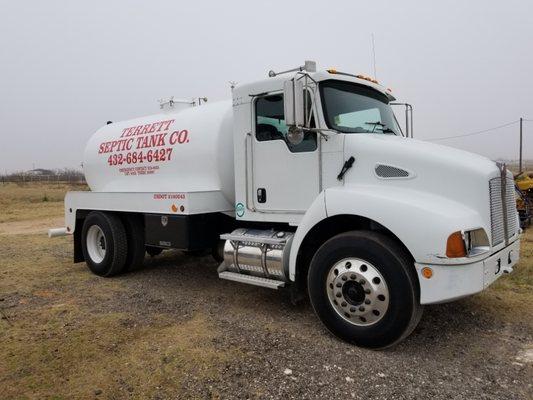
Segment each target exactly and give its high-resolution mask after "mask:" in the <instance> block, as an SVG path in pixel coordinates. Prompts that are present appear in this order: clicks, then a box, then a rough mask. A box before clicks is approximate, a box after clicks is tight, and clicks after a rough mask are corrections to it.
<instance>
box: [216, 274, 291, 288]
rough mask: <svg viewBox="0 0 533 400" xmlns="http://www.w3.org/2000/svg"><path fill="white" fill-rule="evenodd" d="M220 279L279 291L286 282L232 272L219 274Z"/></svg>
mask: <svg viewBox="0 0 533 400" xmlns="http://www.w3.org/2000/svg"><path fill="white" fill-rule="evenodd" d="M218 277H219V278H220V279H227V280H228V281H234V282H241V283H247V284H249V285H255V286H261V287H266V288H269V289H279V288H280V287H284V286H285V282H282V281H276V280H274V279H268V278H261V277H259V276H252V275H244V274H238V273H236V272H230V271H224V272H219V273H218Z"/></svg>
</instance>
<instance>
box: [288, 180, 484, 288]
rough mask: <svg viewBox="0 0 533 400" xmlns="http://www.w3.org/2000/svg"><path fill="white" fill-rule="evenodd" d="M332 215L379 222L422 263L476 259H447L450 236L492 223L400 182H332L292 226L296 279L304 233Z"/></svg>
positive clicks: (292, 273) (292, 265)
mask: <svg viewBox="0 0 533 400" xmlns="http://www.w3.org/2000/svg"><path fill="white" fill-rule="evenodd" d="M324 208H325V210H324ZM335 215H355V216H361V217H365V218H368V219H370V220H373V221H375V222H377V223H379V224H380V225H382V226H384V227H385V228H387V229H388V230H390V231H391V232H392V233H393V234H394V235H395V236H396V237H397V238H398V239H399V240H400V241H401V242H402V243H403V244H404V246H405V247H406V248H407V249H408V250H409V252H410V253H411V255H412V256H413V258H414V259H415V261H416V262H417V263H424V264H462V263H467V262H473V261H476V260H477V258H468V259H467V258H454V259H449V258H447V257H446V242H447V239H448V236H449V235H450V234H451V233H453V232H456V231H460V230H465V229H476V228H483V229H485V231H486V232H487V233H490V226H487V224H486V223H485V221H484V220H483V217H482V216H481V215H480V213H479V212H478V211H476V210H474V209H472V208H470V207H467V206H465V205H464V204H462V203H459V202H457V201H454V200H450V199H448V198H445V197H442V196H438V195H434V194H430V193H425V192H420V191H416V190H412V189H406V188H401V187H387V186H374V185H349V186H340V187H334V188H330V189H326V190H325V191H324V192H322V193H321V194H320V196H318V197H317V198H316V199H315V201H314V202H313V204H312V206H311V207H310V208H309V210H308V211H307V213H306V214H305V215H304V218H303V219H302V221H301V223H300V224H299V226H298V229H297V230H296V233H295V235H294V240H293V243H292V246H291V253H290V258H289V276H290V279H291V280H294V278H295V272H296V271H295V269H296V257H297V254H298V250H299V247H300V245H301V244H302V242H303V240H304V239H305V236H306V235H307V233H308V232H309V231H310V230H311V229H312V228H313V226H315V225H316V224H317V223H319V222H320V221H321V220H322V219H324V218H328V217H333V216H335ZM479 257H483V256H479Z"/></svg>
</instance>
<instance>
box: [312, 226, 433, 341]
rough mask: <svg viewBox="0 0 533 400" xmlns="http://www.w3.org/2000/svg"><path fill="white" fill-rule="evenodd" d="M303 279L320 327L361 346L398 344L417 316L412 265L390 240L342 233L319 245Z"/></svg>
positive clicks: (419, 309) (419, 312)
mask: <svg viewBox="0 0 533 400" xmlns="http://www.w3.org/2000/svg"><path fill="white" fill-rule="evenodd" d="M307 280H308V291H309V297H310V300H311V304H312V305H313V308H314V310H315V312H316V314H317V315H318V317H319V318H320V320H321V321H322V323H323V324H324V325H325V326H326V327H327V328H328V329H329V330H330V331H331V332H332V333H333V334H334V335H336V336H338V337H339V338H341V339H343V340H345V341H347V342H350V343H353V344H356V345H358V346H361V347H368V348H373V349H378V348H385V347H389V346H392V345H394V344H396V343H398V342H399V341H401V340H402V339H404V338H405V337H407V336H408V335H409V334H410V333H411V332H412V331H413V329H414V328H415V327H416V325H417V324H418V322H419V321H420V318H421V316H422V311H423V307H422V306H421V305H420V302H419V298H420V295H419V293H420V289H419V286H418V278H417V276H416V272H415V268H414V265H413V262H412V260H411V259H410V257H409V255H408V254H406V253H405V251H404V250H403V249H402V248H401V247H400V246H399V245H398V244H397V243H396V242H395V241H394V240H392V239H391V238H389V237H387V236H384V235H382V234H379V233H376V232H371V231H352V232H346V233H342V234H340V235H337V236H334V237H333V238H331V239H330V240H328V241H327V242H325V243H324V244H323V245H322V246H321V247H320V248H319V249H318V251H317V252H316V254H315V255H314V257H313V259H312V261H311V265H310V267H309V272H308V279H307ZM339 293H340V294H341V296H340V297H339ZM337 300H338V301H337Z"/></svg>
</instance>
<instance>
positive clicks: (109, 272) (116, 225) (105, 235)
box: [81, 211, 127, 276]
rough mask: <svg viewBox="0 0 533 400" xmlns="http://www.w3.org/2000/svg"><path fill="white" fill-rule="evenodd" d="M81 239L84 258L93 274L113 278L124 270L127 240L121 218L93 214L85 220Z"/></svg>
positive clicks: (97, 213)
mask: <svg viewBox="0 0 533 400" xmlns="http://www.w3.org/2000/svg"><path fill="white" fill-rule="evenodd" d="M81 237H82V240H81V243H82V251H83V256H84V258H85V261H86V263H87V265H88V267H89V269H90V270H91V271H92V272H93V273H95V274H96V275H99V276H113V275H116V274H118V273H120V272H121V271H122V270H123V268H124V265H125V263H126V256H127V239H126V231H125V229H124V225H123V224H122V221H121V220H120V218H119V217H117V216H116V215H114V214H110V213H104V212H100V211H93V212H91V213H90V214H89V215H88V216H87V218H85V222H84V223H83V228H82V235H81Z"/></svg>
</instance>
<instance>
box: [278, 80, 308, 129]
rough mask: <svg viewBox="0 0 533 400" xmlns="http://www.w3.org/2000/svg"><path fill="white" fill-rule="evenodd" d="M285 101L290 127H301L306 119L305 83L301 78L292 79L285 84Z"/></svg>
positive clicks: (286, 122) (286, 119)
mask: <svg viewBox="0 0 533 400" xmlns="http://www.w3.org/2000/svg"><path fill="white" fill-rule="evenodd" d="M283 103H284V108H285V110H284V111H285V124H287V126H289V128H290V127H301V126H303V125H304V124H305V119H304V84H303V82H302V81H301V80H296V79H291V80H288V81H286V82H285V83H284V84H283Z"/></svg>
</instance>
